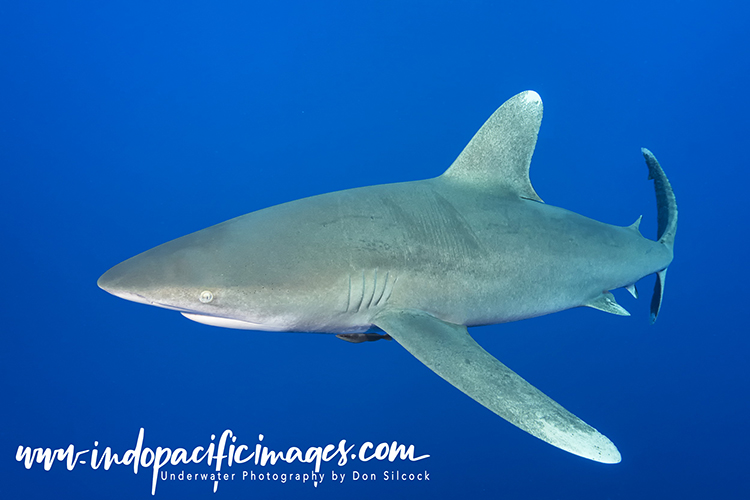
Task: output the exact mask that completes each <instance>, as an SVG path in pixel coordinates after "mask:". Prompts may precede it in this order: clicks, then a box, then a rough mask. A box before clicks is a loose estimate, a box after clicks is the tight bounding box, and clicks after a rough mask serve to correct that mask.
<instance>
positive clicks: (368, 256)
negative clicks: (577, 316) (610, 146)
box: [98, 91, 677, 463]
mask: <svg viewBox="0 0 750 500" xmlns="http://www.w3.org/2000/svg"><path fill="white" fill-rule="evenodd" d="M541 120H542V100H541V98H540V97H539V95H538V94H537V93H536V92H533V91H526V92H522V93H520V94H518V95H516V96H514V97H512V98H511V99H509V100H508V101H506V102H505V103H504V104H503V105H502V106H501V107H500V108H499V109H498V110H497V111H495V113H493V114H492V116H491V117H490V118H489V119H488V120H487V122H486V123H485V124H484V125H483V126H482V128H481V129H480V130H479V131H478V132H477V133H476V135H475V136H474V138H473V139H472V140H471V141H470V142H469V144H468V145H467V146H466V148H465V149H464V150H463V151H462V152H461V154H460V155H459V156H458V158H457V159H456V160H455V161H454V162H453V164H452V165H451V166H450V167H449V168H448V170H446V171H445V172H444V173H443V174H442V175H440V176H439V177H435V178H432V179H426V180H420V181H412V182H404V183H396V184H381V185H376V186H369V187H360V188H355V189H349V190H345V191H339V192H333V193H328V194H323V195H319V196H313V197H310V198H304V199H301V200H296V201H292V202H289V203H284V204H281V205H276V206H273V207H270V208H266V209H263V210H259V211H256V212H252V213H250V214H247V215H243V216H241V217H237V218H235V219H231V220H229V221H226V222H224V223H221V224H218V225H215V226H212V227H209V228H207V229H204V230H202V231H198V232H195V233H192V234H189V235H187V236H183V237H182V238H178V239H176V240H173V241H170V242H168V243H165V244H163V245H160V246H158V247H156V248H153V249H151V250H148V251H146V252H144V253H142V254H139V255H137V256H135V257H133V258H131V259H128V260H126V261H124V262H122V263H120V264H118V265H116V266H115V267H113V268H112V269H110V270H109V271H107V272H106V273H105V274H104V275H102V276H101V278H99V281H98V285H99V286H100V287H101V288H102V289H104V290H106V291H107V292H109V293H111V294H113V295H116V296H119V297H121V298H124V299H127V300H131V301H134V302H140V303H144V304H149V305H154V306H157V307H162V308H166V309H172V310H176V311H179V312H180V313H182V315H183V316H185V317H186V318H188V319H191V320H193V321H197V322H199V323H204V324H207V325H213V326H218V327H225V328H238V329H247V330H265V331H291V332H320V333H331V334H336V335H337V336H338V337H339V338H341V339H343V340H346V341H349V342H353V343H366V342H370V341H375V340H379V339H387V340H390V339H393V340H395V341H396V342H397V343H398V344H400V345H401V346H402V347H404V348H405V349H407V350H408V351H409V352H410V353H411V354H413V355H414V357H416V358H417V359H418V360H420V361H421V362H422V363H424V364H425V365H426V366H427V367H429V368H430V369H431V370H433V371H434V372H435V373H437V374H438V375H439V376H441V377H442V378H443V379H445V380H447V381H448V382H449V383H451V384H452V385H454V386H455V387H456V388H458V389H459V390H461V391H463V392H464V393H465V394H467V395H468V396H469V397H471V398H473V399H474V400H476V401H477V402H479V403H480V404H482V405H483V406H485V407H486V408H488V409H489V410H491V411H493V412H494V413H496V414H497V415H499V416H500V417H502V418H504V419H505V420H507V421H508V422H510V423H512V424H513V425H515V426H517V427H519V428H520V429H523V430H524V431H526V432H528V433H530V434H532V435H533V436H536V437H537V438H539V439H542V440H543V441H546V442H547V443H549V444H551V445H553V446H556V447H558V448H561V449H563V450H566V451H568V452H570V453H573V454H575V455H579V456H581V457H585V458H588V459H591V460H595V461H598V462H603V463H618V462H620V459H621V457H620V453H619V451H618V450H617V448H616V447H615V445H614V444H613V443H612V442H611V441H610V440H609V439H608V438H606V437H605V436H604V435H602V434H601V433H599V432H598V431H597V430H596V429H594V428H593V427H591V426H589V425H588V424H586V423H585V422H584V421H582V420H581V419H579V418H578V417H576V416H575V415H573V414H572V413H570V412H568V411H567V410H565V408H563V407H562V406H560V405H559V404H558V403H556V402H555V401H553V400H552V399H550V398H549V397H547V396H546V395H544V394H543V393H542V392H541V391H539V390H538V389H536V388H535V387H533V386H532V385H531V384H529V383H528V382H526V381H525V380H524V379H523V378H521V377H520V376H519V375H517V374H516V373H514V372H513V371H512V370H510V369H509V368H508V367H506V366H505V365H503V364H502V363H501V362H500V361H498V360H497V359H495V358H494V357H493V356H492V355H490V354H489V353H488V352H487V351H485V350H484V349H483V348H482V347H481V346H480V345H479V344H477V343H476V342H475V341H474V340H473V339H472V338H471V336H470V335H469V333H468V329H467V327H472V326H480V325H490V324H496V323H505V322H510V321H517V320H521V319H525V318H532V317H536V316H541V315H545V314H550V313H554V312H557V311H562V310H565V309H569V308H573V307H580V306H587V307H592V308H595V309H599V310H602V311H605V312H609V313H612V314H618V315H629V313H628V312H627V311H626V310H625V309H624V308H622V307H621V306H620V305H619V304H617V302H616V301H615V299H614V296H613V295H612V294H611V293H610V290H614V289H616V288H626V289H627V290H628V291H630V292H631V293H632V294H633V295H634V296H636V297H637V292H636V290H635V286H634V284H635V282H636V281H638V280H639V279H641V278H643V277H644V276H647V275H650V274H653V273H656V274H657V282H656V286H655V290H654V296H653V299H652V302H651V320H652V322H653V321H655V319H656V317H657V315H658V313H659V310H660V307H661V301H662V297H663V292H664V283H665V279H666V270H667V266H669V264H670V263H671V261H672V258H673V247H674V238H675V234H676V230H677V204H676V201H675V196H674V192H673V191H672V187H671V185H670V183H669V181H668V180H667V177H666V175H665V174H664V171H663V170H662V169H661V167H660V165H659V163H658V161H657V160H656V158H655V157H654V156H653V154H651V152H650V151H648V150H646V149H644V150H642V152H643V155H644V158H645V159H646V164H647V166H648V168H649V178H650V179H653V180H654V184H655V190H656V198H657V211H658V235H657V240H656V241H653V240H650V239H647V238H645V237H643V236H642V235H641V233H640V231H639V230H638V225H639V223H640V219H638V221H636V222H635V223H634V224H632V225H630V226H626V227H619V226H612V225H609V224H604V223H601V222H597V221H595V220H592V219H589V218H587V217H584V216H581V215H578V214H576V213H573V212H570V211H568V210H565V209H562V208H558V207H553V206H550V205H547V204H545V203H544V202H543V201H542V199H541V198H540V197H539V196H538V195H537V193H536V191H534V188H533V187H532V185H531V181H530V179H529V168H530V164H531V157H532V155H533V152H534V148H535V146H536V141H537V135H538V133H539V127H540V125H541ZM380 332H383V333H380Z"/></svg>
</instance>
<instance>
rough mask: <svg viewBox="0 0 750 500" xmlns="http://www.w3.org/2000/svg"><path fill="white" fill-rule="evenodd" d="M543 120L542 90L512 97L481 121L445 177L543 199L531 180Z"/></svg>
mask: <svg viewBox="0 0 750 500" xmlns="http://www.w3.org/2000/svg"><path fill="white" fill-rule="evenodd" d="M541 123H542V99H541V97H539V94H537V93H536V92H534V91H533V90H528V91H526V92H521V93H520V94H518V95H516V96H514V97H511V98H510V99H508V100H507V101H505V103H504V104H503V105H502V106H500V108H498V110H497V111H495V112H494V113H493V114H492V116H490V118H489V119H488V120H487V121H486V122H485V124H484V125H482V128H480V129H479V131H478V132H477V133H476V135H474V137H473V138H472V139H471V141H469V144H468V145H467V146H466V147H465V148H464V150H463V151H462V152H461V154H460V155H458V158H456V161H454V162H453V164H452V165H451V166H450V168H448V170H446V171H445V173H444V174H443V175H442V178H444V179H449V180H455V181H459V182H462V183H467V184H473V185H475V186H477V187H481V188H483V189H498V190H499V189H503V190H506V191H509V192H511V193H514V194H516V195H518V196H519V197H521V198H526V199H529V200H535V201H540V202H541V201H542V199H541V198H540V197H539V195H537V194H536V191H534V188H533V187H532V185H531V180H529V166H530V165H531V156H532V155H533V154H534V147H535V146H536V138H537V135H538V134H539V126H540V125H541Z"/></svg>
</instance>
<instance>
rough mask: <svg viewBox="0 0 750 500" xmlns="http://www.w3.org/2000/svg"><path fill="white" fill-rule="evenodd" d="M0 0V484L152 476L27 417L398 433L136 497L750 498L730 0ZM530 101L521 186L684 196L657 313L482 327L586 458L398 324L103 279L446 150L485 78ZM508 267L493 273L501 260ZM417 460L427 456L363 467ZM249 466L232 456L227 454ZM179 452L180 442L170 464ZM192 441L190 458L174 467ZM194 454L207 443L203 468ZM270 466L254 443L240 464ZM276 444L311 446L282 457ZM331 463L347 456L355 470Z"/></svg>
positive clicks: (563, 192) (558, 192)
mask: <svg viewBox="0 0 750 500" xmlns="http://www.w3.org/2000/svg"><path fill="white" fill-rule="evenodd" d="M1 10H2V15H0V61H2V63H1V64H0V66H1V69H0V91H1V94H0V95H1V97H0V168H2V181H1V182H0V200H2V208H3V209H2V215H0V221H1V222H0V223H1V224H2V225H1V226H0V229H1V230H2V232H1V233H0V234H1V235H2V236H1V237H2V245H0V263H1V265H2V294H1V298H0V315H1V316H0V319H1V322H0V332H1V335H2V337H1V338H2V348H0V391H1V392H0V401H2V405H1V406H0V408H1V409H2V411H0V498H3V499H6V498H8V499H16V498H76V499H81V498H108V499H133V498H150V497H151V496H150V484H151V477H150V473H151V469H147V470H141V471H140V472H139V473H138V474H137V475H135V474H134V473H133V470H132V468H127V467H124V466H120V467H114V468H113V469H112V470H109V471H103V470H91V469H90V468H89V467H86V466H81V465H79V466H77V467H76V468H75V469H74V470H73V471H67V470H66V469H65V467H64V465H63V464H56V465H55V466H53V468H52V470H50V471H44V470H43V468H42V467H41V465H38V464H37V465H35V466H34V467H33V468H32V469H31V470H26V469H25V468H24V467H23V465H22V464H21V463H19V462H17V461H16V460H15V454H16V449H17V447H18V446H19V445H24V446H31V447H52V448H59V447H66V446H67V445H69V444H71V443H73V444H75V445H76V447H77V448H78V449H84V448H91V447H92V446H93V442H94V441H98V442H99V443H100V447H101V448H103V447H105V446H111V447H112V448H113V449H114V450H115V451H119V452H123V451H125V450H127V449H128V448H132V447H133V446H134V445H135V441H136V437H137V434H138V430H139V429H140V428H141V427H143V428H145V436H146V443H145V445H146V446H151V447H153V448H155V447H156V446H163V447H172V448H177V447H187V448H190V449H192V448H193V447H195V446H207V445H208V443H209V442H210V436H211V434H212V433H213V434H216V433H221V432H222V431H223V430H225V429H231V430H232V431H233V432H234V433H235V435H237V436H238V441H239V442H244V443H246V444H249V445H251V446H252V445H254V444H255V443H256V442H257V436H258V434H260V433H262V434H264V435H265V440H264V443H265V444H268V445H269V446H270V447H271V448H274V449H286V448H288V447H289V446H300V447H303V448H307V447H309V446H321V445H325V444H328V443H337V442H338V441H339V440H341V439H346V440H347V441H348V442H349V443H357V444H361V443H362V442H364V441H372V442H374V443H380V442H391V441H394V440H395V441H398V442H401V443H407V444H413V445H414V446H415V449H416V451H417V453H418V454H424V453H426V454H429V455H430V458H429V459H426V460H424V461H421V462H417V463H414V464H410V465H406V464H403V463H401V464H400V465H399V464H397V465H395V466H394V465H391V464H388V463H375V462H370V463H368V464H362V463H349V464H347V465H346V466H344V467H342V468H338V467H337V466H335V465H334V464H328V465H326V466H324V467H323V470H324V471H330V470H332V469H333V470H336V471H339V472H345V473H347V475H348V476H350V474H351V473H352V471H354V470H359V471H368V472H376V473H378V476H379V477H378V480H376V481H374V482H372V481H371V482H368V483H364V482H362V481H359V482H352V481H350V480H347V481H345V483H343V484H340V485H335V484H331V483H330V482H328V483H326V482H324V483H323V484H321V485H320V486H318V487H317V488H314V487H312V486H311V485H309V484H305V485H300V484H297V483H286V484H282V483H279V482H268V481H266V482H260V481H256V482H252V483H251V482H248V481H245V482H241V481H234V482H227V483H224V484H222V485H221V486H220V487H219V490H218V492H217V493H216V494H215V495H214V494H213V493H212V492H211V484H210V483H201V484H186V483H178V482H167V483H159V487H158V490H157V498H162V499H168V498H300V497H303V498H325V499H333V498H355V497H357V498H384V497H386V498H393V499H396V498H417V497H419V498H428V497H431V498H496V499H525V498H530V499H535V498H539V499H541V498H544V499H552V498H555V499H577V500H581V499H632V498H640V499H663V498H682V499H686V498H701V499H705V498H748V497H750V488H749V487H748V479H747V470H748V466H750V463H748V462H749V461H748V453H747V448H748V444H749V443H748V432H747V429H746V426H747V416H748V415H750V405H749V404H748V389H749V387H748V375H747V366H748V347H749V346H750V341H749V340H748V328H747V323H746V303H747V300H746V298H745V292H744V289H743V286H744V285H745V284H746V282H747V277H748V272H747V271H748V265H747V257H746V253H745V252H746V241H747V232H748V225H747V224H748V223H747V220H748V218H747V216H748V209H747V200H746V194H744V191H745V188H746V185H747V184H748V174H747V149H746V146H747V135H748V122H747V116H748V111H749V103H750V101H749V99H748V91H747V89H748V88H749V87H750V85H749V84H750V81H749V78H748V68H749V65H748V47H750V44H749V40H748V35H747V23H748V18H749V16H748V7H747V6H745V5H744V4H742V3H740V2H727V1H716V2H702V1H664V2H652V1H632V2H615V3H606V2H512V3H511V2H472V1H468V2H427V1H405V2H404V1H400V2H393V1H381V2H330V1H324V2H289V1H282V2H205V1H191V2H142V1H128V2H120V1H116V2H93V1H80V2H41V1H33V0H31V1H25V2H16V1H11V2H6V3H4V4H3V6H2V9H1ZM526 89H534V90H536V91H537V92H539V93H540V95H541V96H542V98H543V99H544V103H545V118H544V122H543V124H542V129H541V133H540V136H539V142H538V144H537V149H536V153H535V156H534V160H533V163H532V170H531V177H532V181H533V183H534V186H535V188H536V190H537V192H538V193H539V194H540V196H541V197H542V198H543V199H544V200H545V201H546V202H547V203H550V204H553V205H558V206H562V207H565V208H568V209H571V210H574V211H576V212H579V213H582V214H584V215H587V216H590V217H592V218H596V219H598V220H602V221H604V222H608V223H613V224H619V225H627V224H630V223H632V222H633V221H634V220H635V219H636V218H637V217H638V216H639V215H641V214H643V215H644V219H643V224H642V226H641V229H642V231H643V233H644V234H646V235H648V236H651V237H653V235H654V233H655V231H656V229H655V224H656V222H655V221H656V211H655V203H654V195H653V187H652V184H651V183H650V182H647V180H646V176H647V171H646V167H645V165H644V164H643V160H642V158H641V156H640V151H639V148H640V147H641V146H646V147H648V148H650V149H651V150H652V151H653V152H654V153H655V154H656V155H657V157H658V158H659V159H660V161H661V163H662V165H663V166H664V168H665V169H666V171H667V173H668V174H669V176H670V179H671V181H672V183H673V186H674V188H675V191H676V193H677V198H678V202H679V207H680V222H679V231H678V235H677V243H676V248H675V260H674V262H673V264H672V266H671V267H670V271H669V277H668V280H667V290H666V295H665V299H664V306H663V310H662V315H661V317H660V318H659V321H658V322H657V323H656V325H654V326H650V325H649V323H648V304H649V300H650V295H651V288H652V286H653V277H648V278H645V279H644V280H643V281H642V282H640V283H639V288H640V290H641V299H640V300H638V301H636V300H634V299H632V298H631V297H630V296H629V295H628V294H627V293H626V292H624V291H622V290H621V291H619V292H618V293H617V297H618V300H619V301H620V303H621V304H622V305H623V306H624V307H626V308H627V309H628V310H630V312H631V313H632V317H629V318H623V317H616V316H613V315H608V314H605V313H602V312H599V311H594V310H591V309H576V310H571V311H566V312H563V313H559V314H554V315H550V316H546V317H543V318H538V319H534V320H528V321H522V322H518V323H512V324H505V325H499V326H491V327H484V328H480V329H474V330H472V333H473V335H474V336H475V338H476V339H477V340H478V341H479V342H480V343H481V344H482V345H483V346H484V347H485V348H486V349H487V350H489V351H490V352H491V353H493V354H494V355H495V356H497V357H498V358H499V359H500V360H502V361H503V362H504V363H506V364H507V365H509V366H510V367H511V368H512V369H514V370H516V371H517V372H518V373H520V374H521V375H522V376H524V377H525V378H527V379H528V380H529V381H530V382H532V383H533V384H535V385H536V386H537V387H539V388H540V389H542V390H543V391H544V392H546V393H547V394H549V395H550V396H552V397H553V398H554V399H556V400H557V401H559V402H560V403H561V404H563V405H564V406H565V407H566V408H568V409H569V410H571V411H572V412H574V413H575V414H577V415H579V416H580V417H581V418H583V419H584V420H586V421H587V422H589V423H591V424H592V425H593V426H595V427H597V428H598V429H599V430H601V431H602V432H603V433H604V434H606V435H607V436H608V437H610V438H611V439H612V440H613V441H614V442H615V443H616V444H617V446H618V447H619V449H620V451H621V452H622V455H623V460H622V463H620V464H619V465H603V464H598V463H594V462H590V461H587V460H584V459H581V458H578V457H575V456H573V455H570V454H568V453H565V452H562V451H560V450H558V449H556V448H553V447H551V446H549V445H547V444H545V443H543V442H541V441H539V440H537V439H535V438H533V437H531V436H529V435H528V434H526V433H524V432H522V431H520V430H518V429H516V428H515V427H513V426H511V425H509V424H507V423H506V422H504V421H503V420H501V419H500V418H499V417H497V416H495V415H494V414H492V413H491V412H489V411H487V410H486V409H484V408H482V407H481V406H480V405H478V404H477V403H475V402H473V401H472V400H470V399H469V398H468V397H466V396H464V395H463V394H461V393H460V392H459V391H457V390H456V389H454V388H452V387H451V386H450V385H448V384H447V383H445V382H443V381H442V380H441V379H439V378H438V377H437V376H436V375H435V374H433V373H432V372H431V371H430V370H428V369H427V368H425V367H424V366H423V365H422V364H420V363H419V362H417V361H416V360H415V359H413V358H412V357H411V355H409V354H408V353H407V352H406V351H405V350H403V349H402V348H400V346H398V345H397V344H396V343H395V342H376V343H371V344H365V345H351V344H347V343H345V342H341V341H339V340H337V339H335V338H334V337H332V336H323V335H305V334H290V333H265V332H246V331H236V330H224V329H217V328H212V327H208V326H203V325H199V324H196V323H193V322H190V321H187V320H185V319H184V318H182V317H181V316H180V315H179V314H177V313H175V312H171V311H166V310H162V309H157V308H152V307H146V306H143V305H140V304H134V303H130V302H127V301H124V300H121V299H118V298H115V297H113V296H111V295H109V294H107V293H105V292H103V291H101V290H100V289H98V288H97V287H96V280H97V278H98V277H99V276H100V275H101V274H102V273H103V272H104V271H106V270H107V269H108V268H109V267H111V266H113V265H114V264H117V263H118V262H120V261H122V260H124V259H126V258H128V257H131V256H133V255H135V254H137V253H139V252H141V251H144V250H147V249H149V248H151V247H153V246H156V245H158V244H160V243H163V242H165V241H167V240H170V239H173V238H176V237H179V236H182V235H184V234H187V233H189V232H192V231H195V230H198V229H202V228H204V227H207V226H209V225H212V224H215V223H218V222H221V221H223V220H226V219H229V218H231V217H235V216H238V215H242V214H244V213H247V212H251V211H254V210H257V209H261V208H264V207H267V206H271V205H274V204H278V203H282V202H285V201H289V200H293V199H297V198H301V197H304V196H309V195H315V194H319V193H324V192H328V191H333V190H339V189H346V188H352V187H358V186H365V185H370V184H381V183H388V182H396V181H406V180H415V179H422V178H428V177H432V176H436V175H438V174H440V173H441V172H442V171H443V170H444V169H445V168H447V166H448V165H450V163H451V162H452V161H453V159H454V158H455V157H456V156H457V155H458V153H459V152H460V151H461V149H462V148H463V147H464V145H465V144H466V143H467V142H468V140H469V139H470V138H471V137H472V135H473V134H474V132H475V131H476V130H477V129H478V128H479V127H480V126H481V124H482V123H483V122H484V120H485V119H486V118H487V117H488V116H489V115H490V114H491V113H492V111H494V109H495V108H496V107H497V106H499V105H500V104H501V103H502V102H503V101H504V100H506V99H507V98H509V97H511V96H512V95H514V94H516V93H517V92H520V91H523V90H526ZM497 278H498V279H503V277H502V276H498V277H497ZM399 467H400V468H401V469H405V470H408V471H421V470H427V471H429V473H430V481H429V482H427V481H423V482H421V483H420V482H413V483H409V482H405V483H394V482H386V481H383V480H382V478H381V477H380V476H381V474H382V471H384V470H391V469H397V468H399ZM250 468H252V467H239V466H235V467H232V468H231V469H229V470H228V472H236V473H239V472H241V470H246V469H250ZM180 469H181V468H180V467H176V468H170V470H171V471H173V472H174V471H175V470H176V471H179V470H180ZM186 469H190V468H186ZM193 469H194V470H199V471H206V470H208V467H205V466H201V467H193ZM255 470H256V472H260V471H261V470H262V469H261V468H255ZM265 470H266V471H269V470H270V471H272V472H278V473H282V472H287V473H289V472H308V471H309V470H310V467H309V466H308V465H306V464H299V463H297V464H292V465H287V464H280V465H276V466H274V467H271V468H267V469H265ZM348 479H350V477H349V478H348Z"/></svg>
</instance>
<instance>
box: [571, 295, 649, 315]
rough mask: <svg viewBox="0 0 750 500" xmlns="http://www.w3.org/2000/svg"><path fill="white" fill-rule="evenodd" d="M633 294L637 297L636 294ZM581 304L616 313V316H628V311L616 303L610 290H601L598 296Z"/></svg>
mask: <svg viewBox="0 0 750 500" xmlns="http://www.w3.org/2000/svg"><path fill="white" fill-rule="evenodd" d="M631 293H632V292H631ZM633 296H634V297H636V298H637V294H636V295H633ZM583 305H584V306H586V307H591V308H593V309H599V310H600V311H604V312H608V313H610V314H617V315H618V316H630V313H629V312H628V311H627V310H625V308H624V307H622V306H621V305H620V304H618V303H617V301H616V300H615V296H614V295H612V293H611V292H603V293H602V294H601V295H599V296H598V297H596V298H594V299H592V300H590V301H588V302H586V303H585V304H583Z"/></svg>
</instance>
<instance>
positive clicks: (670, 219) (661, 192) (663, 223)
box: [641, 148, 677, 323]
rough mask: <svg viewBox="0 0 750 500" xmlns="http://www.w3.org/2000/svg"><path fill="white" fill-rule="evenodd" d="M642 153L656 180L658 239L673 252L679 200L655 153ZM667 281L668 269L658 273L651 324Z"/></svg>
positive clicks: (649, 173)
mask: <svg viewBox="0 0 750 500" xmlns="http://www.w3.org/2000/svg"><path fill="white" fill-rule="evenodd" d="M641 152H642V153H643V157H644V158H645V159H646V165H648V178H649V179H653V180H654V188H655V190H656V210H657V218H658V228H657V234H656V238H657V240H658V241H659V243H661V244H662V245H664V246H666V247H667V248H669V250H670V251H673V249H674V238H675V235H676V234H677V199H676V198H675V196H674V191H673V190H672V185H671V184H670V183H669V179H667V174H665V173H664V170H662V168H661V165H659V162H658V161H657V160H656V157H655V156H654V155H653V153H651V151H649V150H648V149H646V148H641ZM666 279H667V269H666V268H664V269H662V270H661V271H659V272H657V273H656V284H655V285H654V295H653V296H652V297H651V323H654V322H655V321H656V318H657V317H658V316H659V309H661V300H662V297H663V296H664V283H665V281H666Z"/></svg>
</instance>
